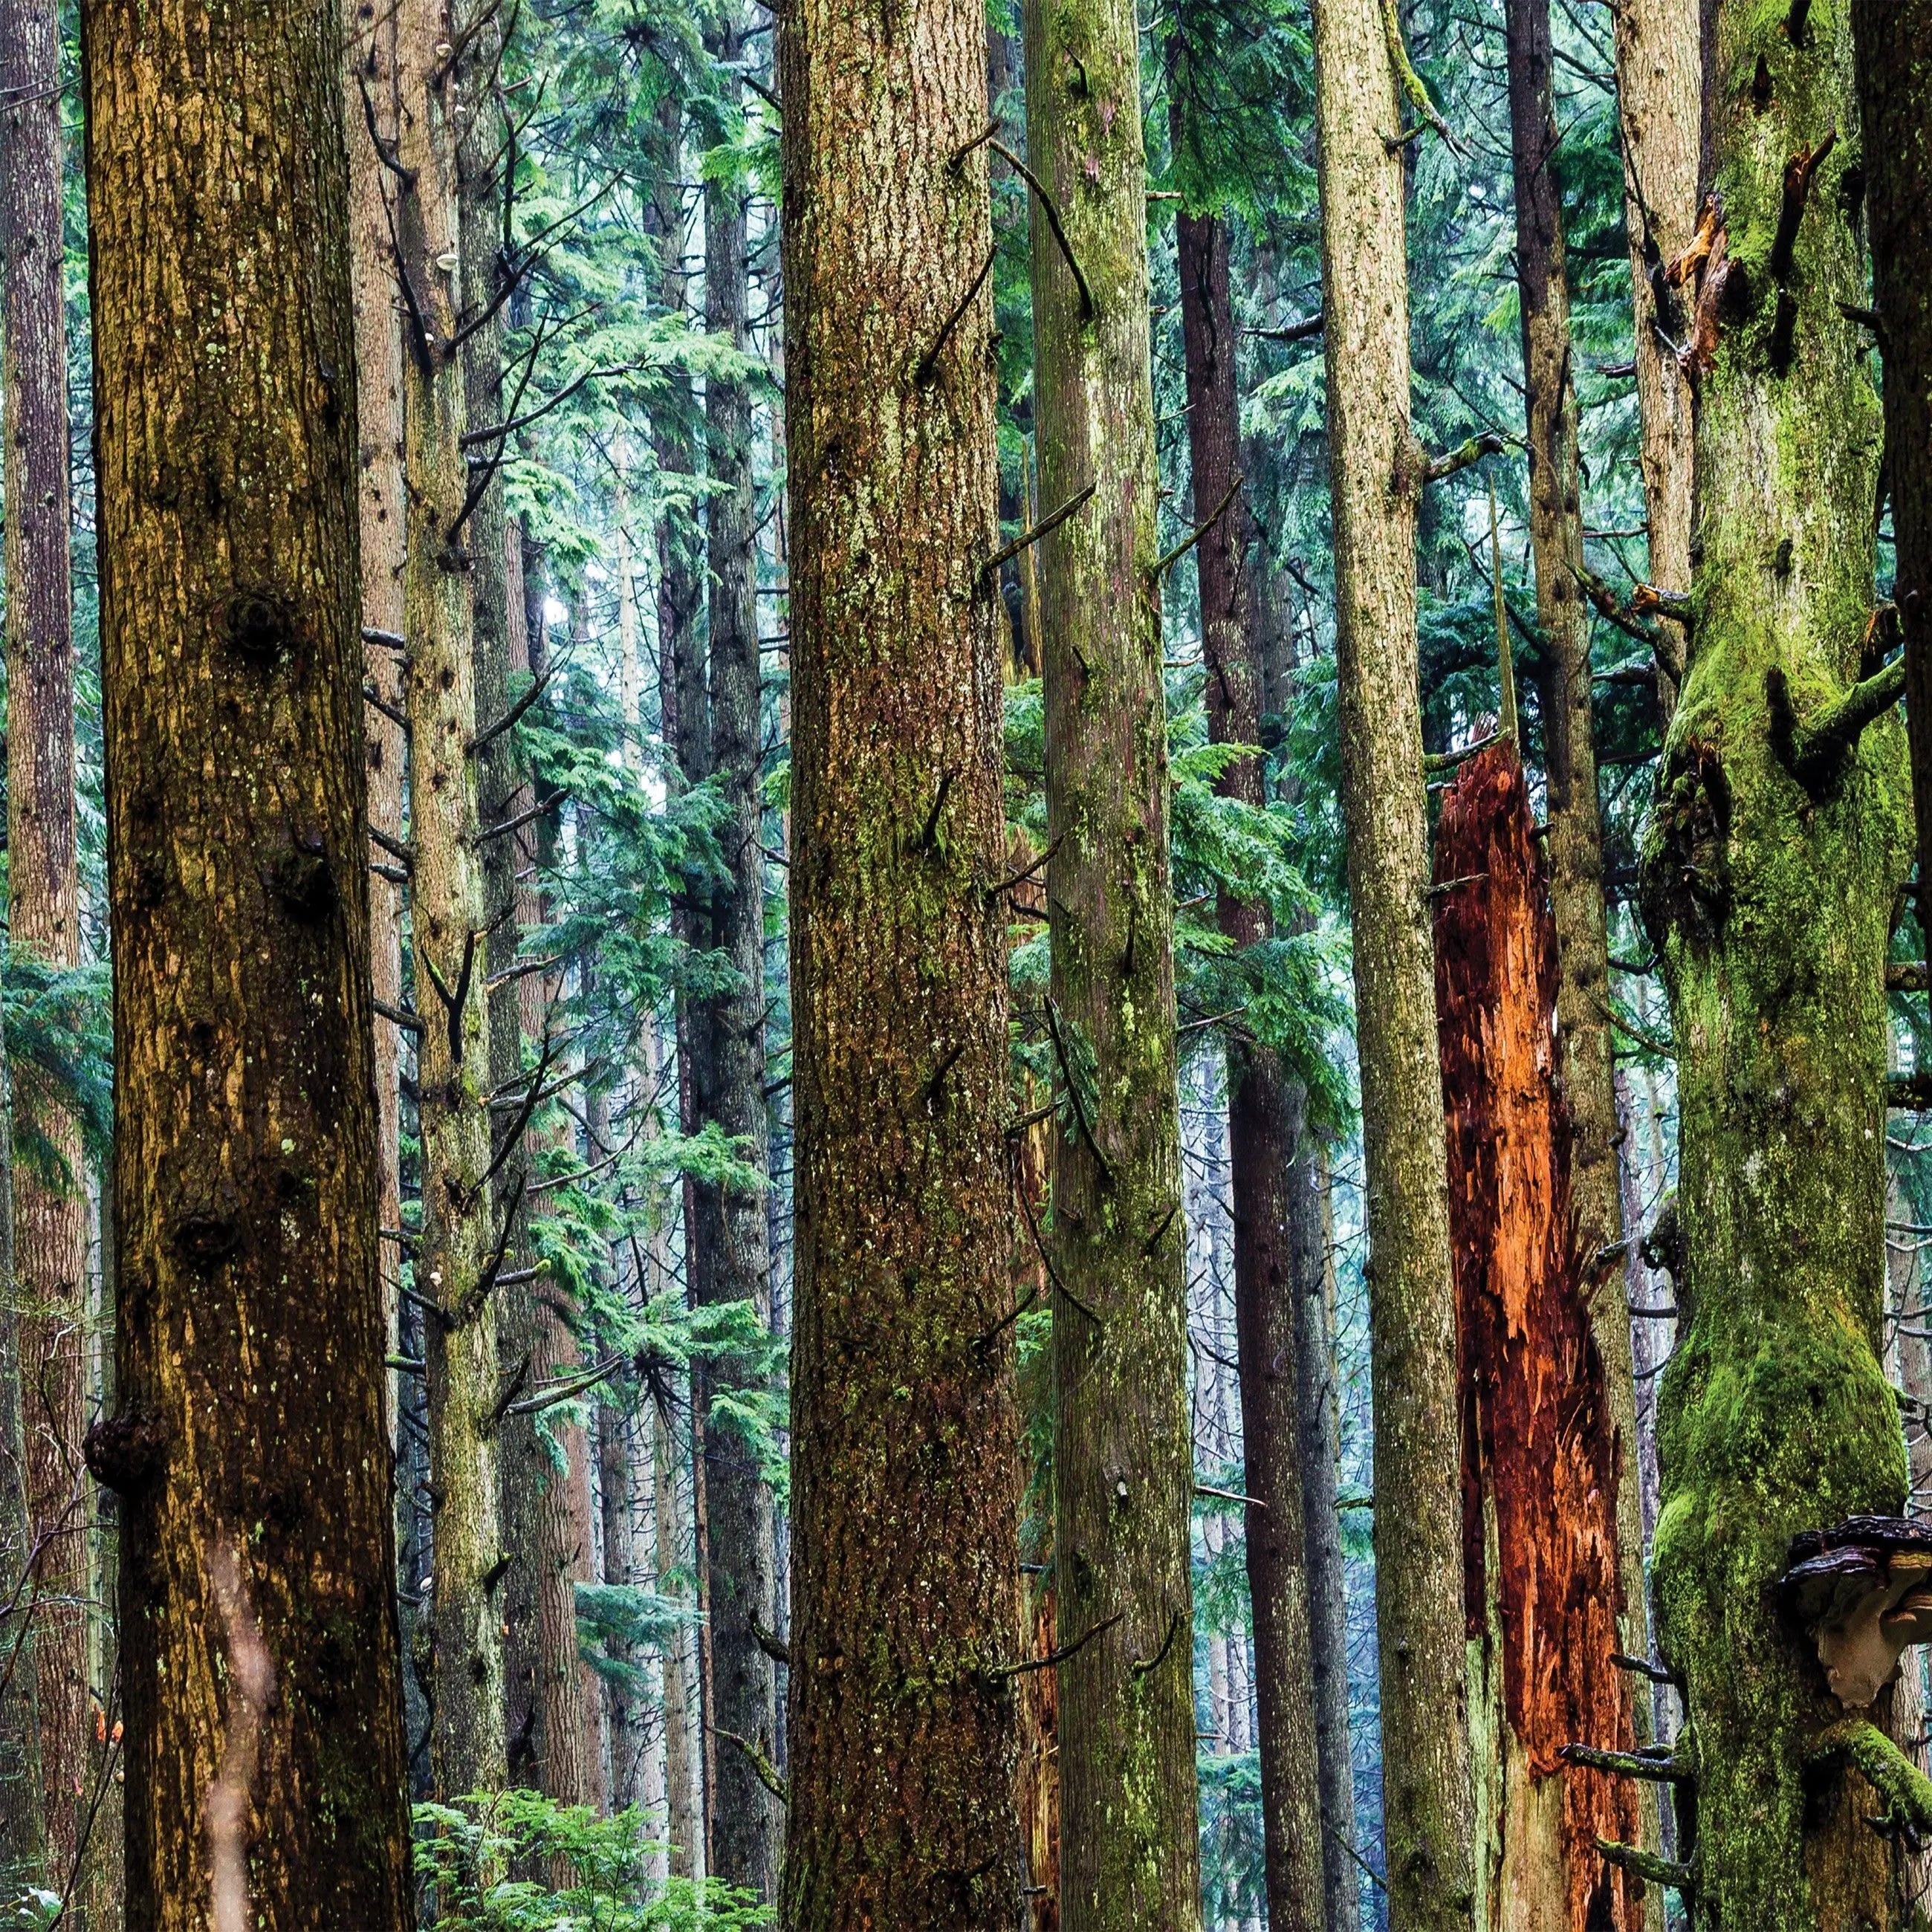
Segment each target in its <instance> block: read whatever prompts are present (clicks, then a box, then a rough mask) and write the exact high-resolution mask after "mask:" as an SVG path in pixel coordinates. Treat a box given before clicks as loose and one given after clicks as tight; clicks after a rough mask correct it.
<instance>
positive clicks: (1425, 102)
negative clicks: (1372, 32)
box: [1382, 0, 1465, 154]
mask: <svg viewBox="0 0 1932 1932" xmlns="http://www.w3.org/2000/svg"><path fill="white" fill-rule="evenodd" d="M1382 33H1383V35H1384V37H1385V38H1386V39H1387V40H1388V56H1389V65H1391V67H1393V68H1394V69H1395V77H1396V80H1397V84H1398V85H1399V86H1400V88H1401V89H1402V91H1403V94H1404V95H1406V97H1407V98H1408V101H1409V105H1410V106H1411V107H1413V108H1414V109H1415V111H1416V113H1417V115H1418V117H1419V118H1418V124H1417V125H1416V126H1415V127H1411V128H1409V129H1407V130H1405V131H1404V132H1403V133H1401V134H1400V135H1397V136H1384V140H1385V145H1388V147H1390V148H1405V147H1406V146H1407V145H1409V142H1411V141H1412V140H1414V139H1415V137H1416V136H1417V135H1418V133H1421V130H1422V129H1423V127H1432V128H1433V129H1434V130H1436V133H1438V134H1439V135H1440V136H1442V145H1444V146H1445V147H1446V148H1448V150H1449V151H1450V152H1451V154H1462V153H1463V152H1464V151H1465V150H1464V148H1463V144H1462V143H1461V142H1460V141H1458V140H1457V138H1456V137H1455V136H1454V134H1452V133H1450V131H1449V124H1448V121H1445V120H1444V119H1443V118H1442V114H1441V113H1440V112H1439V110H1438V109H1437V107H1436V104H1435V102H1434V101H1431V100H1430V98H1429V90H1428V89H1427V88H1426V87H1424V86H1423V84H1422V77H1421V74H1418V73H1417V72H1416V71H1415V62H1413V61H1412V60H1411V59H1410V58H1409V47H1408V45H1407V43H1406V42H1405V41H1404V40H1403V37H1402V22H1401V20H1400V18H1399V17H1397V13H1396V10H1395V0H1382Z"/></svg>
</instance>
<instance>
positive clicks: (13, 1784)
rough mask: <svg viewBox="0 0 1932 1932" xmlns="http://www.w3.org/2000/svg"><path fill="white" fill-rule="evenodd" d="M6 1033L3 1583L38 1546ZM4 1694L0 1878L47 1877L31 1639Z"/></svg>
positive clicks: (1, 1125)
mask: <svg viewBox="0 0 1932 1932" xmlns="http://www.w3.org/2000/svg"><path fill="white" fill-rule="evenodd" d="M5 1044H6V1043H5V1040H0V1296H4V1298H5V1299H4V1300H0V1589H6V1590H7V1591H8V1592H13V1591H15V1590H17V1589H20V1588H21V1586H23V1584H26V1583H28V1565H29V1563H30V1562H31V1553H32V1550H33V1531H32V1526H31V1519H30V1518H29V1517H28V1511H27V1440H26V1427H25V1423H24V1419H23V1403H22V1388H21V1382H20V1316H19V1314H18V1312H17V1309H18V1304H17V1301H16V1300H15V1291H14V1282H15V1279H16V1277H15V1274H14V1229H13V1083H12V1082H11V1080H10V1078H9V1077H8V1074H7V1057H6V1052H5ZM0 1879H5V1881H6V1882H7V1883H9V1884H11V1885H19V1886H21V1887H23V1888H24V1887H26V1886H27V1885H45V1884H46V1882H47V1809H46V1792H45V1790H44V1789H43V1787H42V1785H41V1782H40V1672H39V1669H38V1666H37V1661H36V1658H35V1655H34V1646H33V1643H32V1642H31V1639H29V1640H26V1641H23V1643H20V1646H19V1647H18V1648H17V1650H16V1651H15V1652H14V1653H13V1682H12V1683H11V1684H10V1685H8V1686H7V1696H6V1698H5V1700H4V1701H0Z"/></svg>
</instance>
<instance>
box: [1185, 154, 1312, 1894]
mask: <svg viewBox="0 0 1932 1932" xmlns="http://www.w3.org/2000/svg"><path fill="white" fill-rule="evenodd" d="M1177 131H1178V117H1177ZM1228 246H1229V233H1228V226H1227V223H1226V222H1225V221H1223V220H1221V219H1220V217H1217V216H1214V215H1194V214H1182V215H1181V218H1180V223H1179V233H1178V238H1177V247H1178V252H1179V256H1180V269H1181V327H1182V334H1183V337H1184V344H1185V350H1186V356H1187V401H1188V405H1189V415H1188V419H1187V431H1188V449H1189V455H1190V459H1191V466H1192V469H1193V480H1194V514H1195V517H1196V520H1205V519H1206V518H1208V517H1211V516H1214V514H1215V512H1216V511H1217V510H1219V509H1220V507H1221V505H1223V503H1224V502H1226V503H1227V507H1226V509H1225V510H1224V511H1222V513H1221V514H1220V516H1219V517H1217V519H1216V521H1215V522H1214V525H1213V526H1212V527H1211V529H1208V531H1207V532H1206V533H1205V535H1203V536H1202V538H1201V541H1200V542H1199V544H1197V545H1196V547H1195V551H1194V557H1195V568H1196V571H1197V572H1198V573H1199V580H1200V586H1201V640H1202V661H1203V663H1204V664H1205V667H1206V672H1207V691H1206V698H1207V706H1208V730H1209V731H1210V733H1211V734H1212V736H1213V737H1214V741H1215V742H1217V744H1235V745H1259V744H1260V742H1262V640H1261V610H1260V607H1259V599H1258V598H1257V595H1256V586H1255V583H1254V580H1253V575H1252V574H1251V571H1250V566H1249V559H1248V554H1247V553H1248V547H1249V541H1250V534H1251V519H1250V515H1249V512H1248V508H1247V499H1246V497H1245V496H1244V495H1242V494H1241V493H1239V491H1238V480H1239V472H1238V469H1237V468H1236V464H1237V463H1238V460H1239V458H1240V454H1241V410H1240V406H1239V403H1238V398H1237V394H1236V387H1235V381H1236V368H1235V350H1236V347H1237V341H1238V338H1237V337H1236V335H1235V309H1234V302H1233V298H1232V292H1231V290H1230V289H1229V280H1228ZM1230 491H1235V498H1234V500H1233V501H1232V502H1229V501H1228V499H1229V492H1230ZM1220 790H1222V791H1223V793H1225V794H1226V796H1230V797H1233V798H1238V799H1241V801H1242V802H1244V803H1245V804H1247V805H1253V806H1254V807H1256V808H1259V807H1261V806H1262V805H1264V804H1265V802H1266V791H1265V777H1264V773H1263V770H1262V760H1261V759H1260V757H1258V756H1257V757H1248V758H1244V759H1242V760H1240V761H1239V762H1238V763H1235V764H1233V765H1231V766H1229V768H1228V769H1227V771H1226V772H1225V773H1224V774H1223V777H1222V779H1221V781H1220ZM1220 926H1221V930H1222V932H1223V933H1225V934H1226V935H1227V936H1228V938H1229V939H1231V940H1232V941H1233V942H1234V943H1235V944H1236V945H1237V946H1252V945H1254V944H1257V943H1258V942H1259V941H1262V940H1264V939H1265V938H1268V936H1269V935H1270V934H1271V931H1272V929H1273V926H1272V921H1271V919H1270V917H1269V914H1268V907H1266V906H1265V905H1263V904H1255V903H1253V902H1244V901H1241V900H1238V899H1235V898H1228V897H1225V896H1224V898H1223V901H1222V902H1221V904H1220ZM1228 1088H1229V1094H1228V1151H1229V1183H1230V1193H1231V1196H1232V1206H1233V1213H1234V1229H1235V1338H1236V1351H1237V1354H1238V1357H1239V1359H1240V1363H1241V1440H1242V1447H1243V1451H1244V1455H1245V1457H1246V1459H1247V1478H1246V1480H1247V1493H1248V1494H1249V1495H1250V1496H1253V1498H1254V1499H1255V1502H1254V1505H1253V1506H1251V1507H1250V1508H1249V1510H1248V1511H1247V1526H1246V1530H1247V1538H1246V1541H1247V1567H1248V1586H1249V1595H1250V1599H1251V1601H1253V1604H1254V1607H1255V1616H1254V1641H1255V1669H1256V1679H1257V1681H1256V1694H1257V1698H1258V1701H1259V1706H1260V1715H1261V1770H1262V1829H1263V1835H1264V1838H1265V1842H1266V1860H1267V1879H1268V1922H1269V1924H1271V1926H1274V1927H1277V1928H1278V1932H1280V1928H1286V1932H1315V1928H1316V1927H1319V1926H1320V1924H1322V1912H1323V1864H1322V1859H1323V1851H1322V1846H1323V1835H1322V1820H1321V1784H1320V1754H1319V1749H1318V1747H1317V1743H1316V1709H1315V1707H1314V1706H1313V1704H1312V1703H1310V1700H1309V1697H1308V1695H1307V1686H1308V1685H1309V1683H1310V1681H1311V1679H1312V1676H1313V1668H1314V1664H1313V1654H1312V1652H1311V1650H1310V1628H1309V1604H1308V1575H1307V1561H1306V1556H1307V1553H1306V1545H1305V1538H1304V1519H1303V1514H1302V1494H1301V1469H1300V1466H1299V1464H1298V1460H1297V1447H1296V1439H1295V1296H1294V1287H1293V1266H1292V1256H1291V1250H1290V1245H1289V1244H1290V1230H1289V1193H1288V1190H1289V1182H1290V1169H1291V1168H1292V1165H1293V1163H1294V1160H1295V1142H1296V1141H1297V1140H1298V1138H1299V1136H1300V1133H1301V1115H1302V1111H1303V1106H1304V1096H1303V1094H1302V1093H1301V1088H1300V1087H1299V1085H1298V1084H1297V1083H1296V1082H1294V1081H1292V1080H1291V1079H1289V1077H1288V1076H1287V1075H1286V1073H1285V1071H1284V1070H1283V1067H1282V1065H1281V1061H1280V1056H1279V1055H1276V1054H1274V1053H1272V1052H1269V1051H1268V1049H1266V1048H1265V1047H1262V1046H1259V1045H1257V1044H1255V1043H1247V1044H1246V1045H1244V1044H1243V1043H1241V1042H1240V1041H1239V1040H1236V1041H1235V1042H1233V1043H1231V1045H1230V1046H1229V1058H1228Z"/></svg>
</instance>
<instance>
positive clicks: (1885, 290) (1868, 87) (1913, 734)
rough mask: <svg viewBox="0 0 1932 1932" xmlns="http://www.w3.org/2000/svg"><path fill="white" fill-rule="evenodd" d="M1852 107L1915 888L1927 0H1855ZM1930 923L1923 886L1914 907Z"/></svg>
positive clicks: (1923, 522)
mask: <svg viewBox="0 0 1932 1932" xmlns="http://www.w3.org/2000/svg"><path fill="white" fill-rule="evenodd" d="M1852 31H1853V33H1854V34H1855V35H1856V37H1857V46H1858V105H1859V109H1860V112H1861V115H1862V116H1863V118H1864V130H1865V197H1866V200H1865V205H1866V211H1867V232H1868V233H1869V235H1870V239H1871V266H1872V287H1873V292H1874V293H1875V294H1876V297H1877V300H1878V312H1879V323H1880V329H1881V333H1880V335H1879V349H1880V350H1881V352H1882V355H1883V358H1884V363H1885V467H1884V470H1883V472H1882V477H1881V480H1880V486H1879V487H1881V488H1882V489H1888V490H1889V492H1890V493H1891V529H1892V536H1893V539H1894V542H1895V543H1896V544H1897V553H1898V571H1897V580H1896V584H1895V587H1894V590H1893V593H1892V595H1893V598H1894V601H1895V602H1896V603H1897V606H1898V613H1899V616H1900V620H1901V622H1902V624H1903V628H1904V632H1905V712H1906V721H1907V727H1908V730H1909V736H1910V738H1911V742H1912V796H1913V801H1914V806H1915V818H1916V827H1915V829H1916V831H1917V833H1918V877H1919V880H1920V884H1921V889H1924V887H1926V886H1928V885H1932V223H1928V220H1927V209H1928V207H1932V202H1928V199H1927V197H1928V196H1932V154H1928V152H1927V142H1926V138H1925V134H1926V125H1927V115H1928V114H1932V5H1927V0H1885V4H1882V5H1881V4H1879V0H1858V4H1857V5H1854V6H1853V7H1852ZM1918 916H1919V924H1920V926H1921V929H1923V930H1925V931H1932V892H1927V895H1926V896H1925V898H1924V899H1922V900H1921V903H1920V906H1919V915H1918Z"/></svg>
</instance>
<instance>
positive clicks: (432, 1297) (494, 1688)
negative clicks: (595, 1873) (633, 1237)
mask: <svg viewBox="0 0 1932 1932" xmlns="http://www.w3.org/2000/svg"><path fill="white" fill-rule="evenodd" d="M455 30H456V23H452V20H450V18H449V16H448V15H447V14H446V12H445V11H444V10H443V7H441V6H440V5H439V4H437V0H406V4H404V5H403V6H402V7H401V8H400V9H399V10H398V14H397V23H396V32H397V49H396V71H397V90H398V96H399V98H400V101H401V119H400V129H401V133H400V139H399V140H398V162H399V165H400V166H401V167H402V168H404V169H405V170H407V178H398V181H397V184H396V189H395V192H396V193H397V196H398V205H397V209H396V232H397V236H398V244H399V245H398V248H397V250H396V251H395V253H396V268H397V274H398V281H399V282H400V284H401V287H402V290H403V295H404V306H405V308H406V311H407V315H408V320H407V325H406V326H407V330H408V342H407V347H408V353H407V356H406V357H405V359H404V421H405V424H406V435H405V439H404V470H405V475H406V479H407V492H408V505H409V527H408V539H407V541H408V561H407V565H406V566H405V568H404V579H403V583H404V610H405V613H406V614H405V621H404V633H405V634H406V635H407V637H408V638H409V640H410V664H409V672H408V676H407V687H406V688H407V710H408V715H409V720H410V834H411V842H412V844H413V847H414V852H415V856H414V862H413V872H412V881H411V883H412V886H413V892H412V895H411V908H412V916H411V921H410V935H411V939H412V941H413V946H414V948H415V965H416V996H417V998H418V1000H419V1001H420V1002H421V1006H420V1009H419V1010H420V1012H421V1013H422V1032H421V1033H420V1034H419V1035H418V1037H417V1066H418V1078H417V1085H418V1087H419V1091H420V1092H421V1094H422V1100H421V1103H420V1106H419V1113H420V1118H421V1124H422V1125H421V1142H422V1202H423V1217H422V1233H421V1235H420V1237H419V1246H418V1250H417V1253H416V1266H415V1270H414V1274H415V1280H416V1292H417V1293H418V1294H419V1295H422V1297H423V1298H424V1299H425V1301H426V1302H427V1303H428V1307H426V1308H425V1310H424V1323H423V1327H424V1353H425V1362H426V1364H427V1365H428V1374H427V1378H426V1379H427V1382H428V1394H429V1436H430V1491H431V1508H432V1511H433V1517H432V1529H431V1535H432V1536H433V1538H434V1544H435V1549H434V1559H433V1562H434V1588H433V1590H432V1592H431V1605H430V1616H431V1628H432V1631H433V1634H434V1660H435V1661H434V1683H435V1697H434V1721H433V1728H432V1730H431V1742H430V1759H431V1778H432V1781H433V1782H434V1786H435V1788H436V1792H437V1796H439V1797H440V1798H441V1799H443V1800H444V1801H445V1802H449V1801H452V1800H453V1799H457V1798H460V1797H462V1796H466V1794H468V1793H471V1792H477V1791H493V1790H498V1789H499V1788H501V1787H502V1784H503V1783H504V1781H505V1778H506V1777H507V1775H508V1773H507V1769H506V1766H505V1742H504V1722H503V1683H502V1671H503V1647H502V1608H501V1606H500V1603H499V1586H500V1583H501V1580H502V1569H501V1568H500V1565H499V1557H500V1555H501V1552H502V1540H503V1539H502V1528H501V1512H500V1509H499V1499H498V1493H497V1430H498V1425H499V1420H500V1418H499V1416H498V1415H497V1413H496V1407H497V1403H498V1400H499V1382H500V1372H499V1364H498V1359H497V1343H496V1319H497V1318H496V1310H497V1301H496V1274H497V1273H498V1272H499V1269H501V1268H506V1267H508V1262H507V1260H505V1259H503V1256H505V1255H506V1253H507V1250H508V1241H507V1239H505V1241H503V1242H502V1244H501V1245H500V1246H499V1233H500V1234H501V1235H504V1236H505V1237H507V1235H508V1232H509V1230H508V1229H499V1225H498V1224H499V1220H500V1219H501V1217H502V1213H503V1211H504V1210H505V1208H507V1207H508V1206H510V1205H513V1202H511V1201H510V1200H509V1199H505V1201H504V1202H501V1203H499V1200H498V1199H497V1190H495V1189H493V1187H492V1185H491V1184H492V1181H493V1179H494V1176H493V1175H492V1173H491V1172H490V1169H491V1167H492V1164H493V1157H494V1155H495V1153H496V1147H495V1133H494V1131H493V1121H492V1118H491V1111H490V1093H491V1076H492V1068H491V1065H490V1039H489V1020H488V1013H487V997H486V994H485V990H484V989H485V988H486V986H487V982H488V977H489V974H488V965H487V953H486V950H485V947H486V938H485V929H486V927H487V924H488V913H487V905H486V901H485V899H484V875H483V863H482V853H481V850H480V849H479V848H478V844H477V834H478V831H479V830H480V829H481V818H480V813H479V809H478V775H477V772H476V769H475V766H476V760H475V758H474V757H472V754H471V752H470V749H469V747H470V744H471V742H472V739H474V738H475V736H476V732H477V727H478V715H477V707H476V681H475V655H474V652H473V650H472V634H473V627H474V625H475V594H474V576H473V574H472V570H471V569H470V568H469V565H470V564H471V562H472V560H473V559H472V556H471V554H470V549H471V546H472V545H474V544H475V543H476V541H477V540H478V539H477V535H476V532H475V531H474V530H473V529H471V528H469V521H470V520H473V515H472V518H471V519H465V517H464V511H465V508H466V505H467V506H468V507H469V508H470V510H471V511H472V513H473V511H474V509H475V505H473V504H470V503H469V487H470V486H469V472H468V469H467V466H466V463H465V460H464V456H465V452H464V450H463V446H462V438H463V434H464V431H465V430H466V427H467V426H468V424H469V413H468V410H467V408H466V403H465V395H466V386H467V385H466V371H465V369H464V367H463V356H462V353H461V350H460V347H458V346H457V332H458V326H459V324H460V317H461V314H462V309H463V299H462V289H461V279H460V261H461V256H460V248H461V225H462V224H461V205H460V204H461V194H460V186H459V164H458V147H459V145H460V141H461V136H462V120H461V118H460V117H458V115H456V114H455V109H456V107H458V106H459V105H461V106H463V107H464V109H465V113H467V112H468V107H469V104H467V103H464V102H463V101H461V100H460V93H461V86H460V82H459V81H458V78H457V77H456V76H455V74H452V72H450V71H449V68H448V65H447V49H448V48H449V45H450V39H449V36H450V34H452V31H455ZM439 49H443V51H439ZM478 427H481V425H478ZM481 453H482V454H484V455H486V456H487V455H490V454H491V453H492V452H490V450H488V449H485V450H484V451H483V452H481ZM508 1118H511V1119H513V1118H514V1116H510V1117H508Z"/></svg>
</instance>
